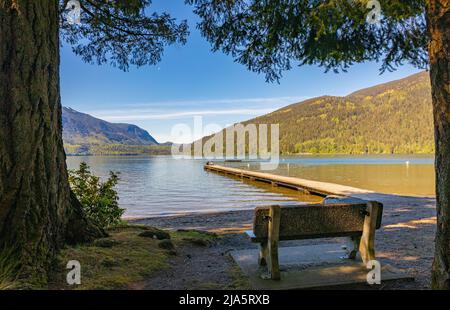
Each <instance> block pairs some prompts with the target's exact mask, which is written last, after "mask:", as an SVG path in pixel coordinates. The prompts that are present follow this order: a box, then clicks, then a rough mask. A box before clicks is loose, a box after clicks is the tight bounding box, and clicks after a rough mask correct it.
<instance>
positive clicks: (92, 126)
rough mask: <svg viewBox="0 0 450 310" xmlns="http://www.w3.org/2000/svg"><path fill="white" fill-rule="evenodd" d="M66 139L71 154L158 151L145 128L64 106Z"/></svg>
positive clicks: (155, 142)
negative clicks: (114, 121) (107, 120)
mask: <svg viewBox="0 0 450 310" xmlns="http://www.w3.org/2000/svg"><path fill="white" fill-rule="evenodd" d="M62 124H63V140H64V146H65V148H66V153H68V154H123V153H125V154H135V153H145V152H148V151H149V150H159V149H162V148H164V147H161V148H159V144H158V142H157V141H156V140H155V139H154V138H153V137H152V136H151V135H150V134H149V133H148V132H147V131H146V130H144V129H142V128H139V127H138V126H136V125H131V124H115V123H109V122H106V121H104V120H101V119H98V118H95V117H93V116H91V115H89V114H85V113H80V112H77V111H75V110H73V109H71V108H66V107H63V113H62Z"/></svg>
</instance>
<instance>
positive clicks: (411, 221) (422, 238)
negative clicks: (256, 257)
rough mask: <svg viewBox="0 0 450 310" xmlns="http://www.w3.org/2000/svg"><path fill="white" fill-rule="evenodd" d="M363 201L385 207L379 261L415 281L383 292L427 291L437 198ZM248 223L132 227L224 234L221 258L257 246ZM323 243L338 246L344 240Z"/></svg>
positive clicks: (187, 221) (170, 219) (190, 217)
mask: <svg viewBox="0 0 450 310" xmlns="http://www.w3.org/2000/svg"><path fill="white" fill-rule="evenodd" d="M366 198H370V199H373V200H377V201H379V202H381V203H383V205H384V211H383V221H382V228H381V229H380V230H378V231H377V234H376V249H377V257H380V258H382V259H383V260H384V261H385V262H388V263H389V264H392V265H394V266H396V267H399V268H402V269H404V270H405V271H407V272H408V274H410V275H412V276H413V277H414V278H415V281H414V282H408V283H399V284H394V287H387V288H396V289H403V288H414V289H427V288H429V279H430V270H431V264H432V260H433V253H434V234H435V225H436V218H435V216H436V213H435V212H436V210H435V209H436V206H435V199H434V198H433V197H411V196H400V195H391V194H381V193H373V192H372V193H370V197H366ZM252 218H253V211H252V210H242V211H229V212H217V213H207V214H204V213H198V214H186V215H176V216H164V217H153V218H144V219H135V220H131V221H130V222H131V223H135V224H144V225H151V226H156V227H160V228H165V229H170V230H177V229H197V230H205V231H210V232H216V233H219V234H223V235H224V238H223V241H222V243H223V244H219V245H218V246H217V249H216V250H217V253H218V256H219V257H220V255H222V256H223V253H224V252H227V251H231V250H234V249H242V248H251V247H254V246H255V245H254V244H251V243H250V242H249V241H248V240H247V239H246V238H245V236H244V234H243V232H244V231H245V230H249V229H251V226H252ZM326 241H327V242H342V239H340V238H335V239H329V240H326ZM321 242H324V240H320V239H315V240H303V241H290V242H282V243H281V246H283V245H293V244H316V243H321ZM209 252H210V253H209V255H210V256H211V260H214V259H215V258H214V257H215V256H214V254H213V253H214V250H209ZM219 253H220V255H219ZM211 274H213V271H212V273H211ZM181 288H182V287H181Z"/></svg>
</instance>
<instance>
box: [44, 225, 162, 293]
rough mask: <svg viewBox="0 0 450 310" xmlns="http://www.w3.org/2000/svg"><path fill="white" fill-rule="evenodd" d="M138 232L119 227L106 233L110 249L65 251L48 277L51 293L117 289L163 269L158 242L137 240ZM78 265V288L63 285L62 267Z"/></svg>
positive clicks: (82, 246) (70, 249)
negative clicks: (74, 262) (55, 291)
mask: <svg viewBox="0 0 450 310" xmlns="http://www.w3.org/2000/svg"><path fill="white" fill-rule="evenodd" d="M140 232H142V228H140V227H133V226H122V227H120V228H115V229H112V230H110V231H109V234H110V237H109V238H108V239H110V240H111V241H112V242H110V243H111V244H113V245H112V246H111V247H101V246H94V244H92V245H80V246H75V247H66V248H65V249H63V250H62V251H61V253H60V255H59V257H58V268H57V270H56V272H55V274H54V275H52V277H51V280H50V285H49V287H50V288H52V289H120V288H126V287H127V286H128V285H130V284H132V283H135V282H139V281H142V280H144V279H145V278H146V277H149V276H150V275H151V274H152V273H153V272H155V271H157V270H161V269H163V268H167V267H168V264H167V258H168V253H167V251H165V250H163V249H160V248H159V247H158V240H155V239H152V238H143V237H139V236H138V234H139V233H140ZM70 260H77V261H79V262H80V264H81V285H73V286H69V285H68V284H66V275H67V272H68V271H69V270H67V269H66V264H67V262H68V261H70Z"/></svg>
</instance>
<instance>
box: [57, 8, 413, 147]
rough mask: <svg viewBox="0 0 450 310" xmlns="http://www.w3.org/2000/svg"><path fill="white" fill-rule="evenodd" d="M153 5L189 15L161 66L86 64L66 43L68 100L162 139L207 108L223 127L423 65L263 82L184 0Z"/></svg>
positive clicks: (307, 72) (303, 72)
mask: <svg viewBox="0 0 450 310" xmlns="http://www.w3.org/2000/svg"><path fill="white" fill-rule="evenodd" d="M152 7H153V10H157V11H161V10H165V11H168V12H169V13H171V14H172V15H173V16H174V17H176V18H179V19H187V20H188V22H189V25H190V31H191V35H190V37H189V39H188V43H187V44H186V45H184V46H181V45H178V46H177V45H175V46H170V47H168V48H167V49H166V51H165V54H164V56H163V60H162V62H161V63H159V64H158V65H156V66H148V67H141V68H132V69H131V70H130V71H129V72H122V71H120V70H119V69H117V68H113V67H110V66H108V65H103V66H97V65H90V64H85V63H83V62H82V60H81V59H80V58H79V57H78V56H76V55H74V54H73V53H72V51H71V49H70V47H68V46H64V47H63V49H62V51H61V91H62V103H63V105H64V106H67V107H71V108H73V109H75V110H78V111H80V112H84V113H89V114H91V115H93V116H96V117H99V118H102V119H105V120H107V121H111V122H126V123H132V124H136V125H138V126H140V127H142V128H144V129H146V130H148V131H149V133H150V134H151V135H153V136H154V137H155V138H156V139H157V140H158V141H159V142H165V141H167V140H171V141H174V140H176V142H188V141H182V140H177V139H176V138H175V137H173V136H171V131H172V128H173V126H174V125H176V124H180V123H181V124H186V125H188V126H193V122H194V116H202V117H203V124H204V125H207V124H217V125H218V126H220V127H224V126H226V125H229V124H233V123H235V122H238V121H242V120H247V119H250V118H253V117H255V116H258V115H262V114H266V113H268V112H271V111H274V110H276V109H278V108H280V107H283V106H286V105H288V104H291V103H295V102H299V101H302V100H304V99H307V98H311V97H316V96H322V95H337V96H342V95H347V94H349V93H351V92H353V91H355V90H358V89H361V88H364V87H369V86H373V85H375V84H379V83H383V82H387V81H391V80H395V79H399V78H402V77H405V76H408V75H410V74H413V73H416V72H418V70H417V69H415V68H413V67H411V66H407V65H405V66H403V67H401V68H398V70H397V71H395V72H391V73H390V72H387V73H384V74H383V75H379V64H377V63H363V64H358V65H355V66H353V67H352V68H350V69H349V70H348V72H347V73H340V74H335V73H332V72H329V73H324V69H323V68H319V67H313V66H304V67H300V68H294V69H292V70H291V71H289V72H286V73H285V74H284V77H283V78H282V79H281V80H280V84H276V83H272V84H271V83H266V82H265V79H264V76H262V75H257V74H256V73H252V72H249V71H247V70H246V68H245V67H244V66H242V65H240V64H237V63H235V62H234V61H233V59H232V58H231V57H230V56H226V55H224V54H222V53H220V52H218V53H212V52H211V47H210V45H209V43H208V42H206V40H205V39H204V38H202V37H201V35H200V33H199V31H198V30H197V29H196V27H195V24H196V21H197V18H196V16H195V15H194V14H193V13H192V10H191V8H190V7H188V6H186V5H184V0H170V1H164V0H156V1H154V3H153V5H152ZM194 138H197V137H194Z"/></svg>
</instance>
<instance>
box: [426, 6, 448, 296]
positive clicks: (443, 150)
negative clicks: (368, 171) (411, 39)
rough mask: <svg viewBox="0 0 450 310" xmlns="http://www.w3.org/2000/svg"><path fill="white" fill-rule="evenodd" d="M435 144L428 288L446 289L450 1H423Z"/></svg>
mask: <svg viewBox="0 0 450 310" xmlns="http://www.w3.org/2000/svg"><path fill="white" fill-rule="evenodd" d="M426 16H427V24H428V33H429V37H430V43H429V57H430V77H431V88H432V98H433V115H434V131H435V142H436V160H435V166H436V207H437V230H436V239H435V242H436V245H435V254H434V261H433V267H432V287H433V288H435V289H450V79H449V71H450V62H449V58H450V27H449V25H450V1H448V0H435V1H431V0H430V1H427V12H426Z"/></svg>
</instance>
